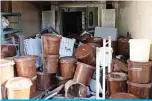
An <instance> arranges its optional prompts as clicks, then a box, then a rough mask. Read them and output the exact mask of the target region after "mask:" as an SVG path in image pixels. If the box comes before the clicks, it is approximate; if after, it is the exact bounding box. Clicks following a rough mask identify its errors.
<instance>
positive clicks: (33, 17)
mask: <svg viewBox="0 0 152 101" xmlns="http://www.w3.org/2000/svg"><path fill="white" fill-rule="evenodd" d="M12 12H19V13H21V21H22V29H23V35H24V36H29V35H31V34H34V33H37V32H39V31H40V27H41V25H40V21H41V18H40V11H39V10H38V9H37V8H36V7H35V6H34V5H32V4H31V3H29V2H26V1H22V2H19V1H13V2H12Z"/></svg>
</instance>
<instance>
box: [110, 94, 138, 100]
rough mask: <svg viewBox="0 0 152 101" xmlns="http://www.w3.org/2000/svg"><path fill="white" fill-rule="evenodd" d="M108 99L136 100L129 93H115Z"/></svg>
mask: <svg viewBox="0 0 152 101" xmlns="http://www.w3.org/2000/svg"><path fill="white" fill-rule="evenodd" d="M110 99H138V98H137V97H136V96H135V95H133V94H130V93H115V94H112V95H111V96H110Z"/></svg>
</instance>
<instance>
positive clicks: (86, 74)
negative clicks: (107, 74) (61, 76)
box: [73, 43, 96, 85]
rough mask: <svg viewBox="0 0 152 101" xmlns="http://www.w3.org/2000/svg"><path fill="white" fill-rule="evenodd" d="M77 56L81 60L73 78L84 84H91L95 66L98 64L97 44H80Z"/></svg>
mask: <svg viewBox="0 0 152 101" xmlns="http://www.w3.org/2000/svg"><path fill="white" fill-rule="evenodd" d="M76 58H77V59H78V61H79V62H77V66H76V71H75V74H74V77H73V80H74V81H75V82H79V83H82V84H84V85H89V82H90V80H91V77H92V75H93V73H94V71H95V67H94V66H95V65H96V50H95V45H94V44H92V43H87V44H83V45H81V46H79V47H78V48H77V50H76Z"/></svg>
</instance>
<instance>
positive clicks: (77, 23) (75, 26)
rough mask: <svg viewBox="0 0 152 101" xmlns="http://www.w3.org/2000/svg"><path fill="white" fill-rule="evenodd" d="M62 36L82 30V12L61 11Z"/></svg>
mask: <svg viewBox="0 0 152 101" xmlns="http://www.w3.org/2000/svg"><path fill="white" fill-rule="evenodd" d="M62 17H63V23H62V28H63V36H64V37H67V36H69V35H70V34H78V33H80V32H81V31H82V12H63V15H62Z"/></svg>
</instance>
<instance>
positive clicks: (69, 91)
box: [65, 80, 87, 98]
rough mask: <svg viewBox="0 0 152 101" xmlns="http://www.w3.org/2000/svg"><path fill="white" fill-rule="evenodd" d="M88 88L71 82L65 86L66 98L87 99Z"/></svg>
mask: <svg viewBox="0 0 152 101" xmlns="http://www.w3.org/2000/svg"><path fill="white" fill-rule="evenodd" d="M86 93H87V88H86V86H85V85H83V84H81V83H78V82H74V81H73V80H69V81H68V82H66V84H65V97H66V98H85V97H86Z"/></svg>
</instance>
